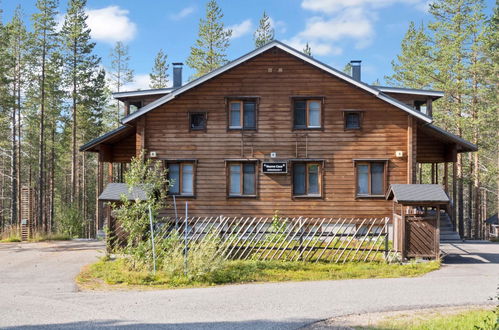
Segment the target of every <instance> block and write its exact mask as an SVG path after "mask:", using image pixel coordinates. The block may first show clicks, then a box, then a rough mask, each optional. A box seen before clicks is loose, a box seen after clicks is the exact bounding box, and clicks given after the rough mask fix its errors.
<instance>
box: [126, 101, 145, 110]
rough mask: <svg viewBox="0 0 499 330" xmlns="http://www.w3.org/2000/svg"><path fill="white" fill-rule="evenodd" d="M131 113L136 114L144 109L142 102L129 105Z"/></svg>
mask: <svg viewBox="0 0 499 330" xmlns="http://www.w3.org/2000/svg"><path fill="white" fill-rule="evenodd" d="M129 106H130V113H132V112H135V111H137V110H139V109H140V108H142V101H132V102H130V103H129Z"/></svg>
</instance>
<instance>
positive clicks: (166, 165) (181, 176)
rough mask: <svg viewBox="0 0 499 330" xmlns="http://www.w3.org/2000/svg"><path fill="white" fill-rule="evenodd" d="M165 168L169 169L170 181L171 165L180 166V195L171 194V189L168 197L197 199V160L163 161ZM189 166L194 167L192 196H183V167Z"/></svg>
mask: <svg viewBox="0 0 499 330" xmlns="http://www.w3.org/2000/svg"><path fill="white" fill-rule="evenodd" d="M163 162H164V166H165V168H166V169H167V174H166V176H167V179H168V180H170V179H169V175H170V169H169V165H172V164H178V165H179V182H178V187H179V193H178V194H174V193H171V191H170V189H168V196H175V197H187V198H195V197H196V183H197V182H196V181H197V160H195V159H163ZM185 164H189V165H192V194H183V193H182V180H183V175H182V173H183V165H185Z"/></svg>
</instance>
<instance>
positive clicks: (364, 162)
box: [354, 159, 389, 199]
mask: <svg viewBox="0 0 499 330" xmlns="http://www.w3.org/2000/svg"><path fill="white" fill-rule="evenodd" d="M373 163H378V164H383V189H382V190H383V194H380V195H373V194H371V191H372V187H371V181H372V179H371V175H372V174H371V164H373ZM358 165H368V172H367V174H368V179H367V181H368V191H369V193H368V194H359V193H358V188H359V171H358ZM354 168H355V171H354V172H355V173H354V175H355V188H354V190H355V198H356V199H362V198H383V199H384V198H385V195H386V191H387V189H388V169H389V160H388V159H355V160H354Z"/></svg>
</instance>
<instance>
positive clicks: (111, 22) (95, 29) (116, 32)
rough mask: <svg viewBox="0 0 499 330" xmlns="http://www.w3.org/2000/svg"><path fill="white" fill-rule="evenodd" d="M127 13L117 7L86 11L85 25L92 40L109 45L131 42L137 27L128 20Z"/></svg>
mask: <svg viewBox="0 0 499 330" xmlns="http://www.w3.org/2000/svg"><path fill="white" fill-rule="evenodd" d="M128 13H129V11H128V10H126V9H122V8H120V7H119V6H109V7H104V8H101V9H87V14H88V19H87V24H88V26H89V27H90V29H91V30H92V31H91V35H92V38H93V39H95V40H98V41H104V42H108V43H111V44H113V43H115V42H116V41H130V40H132V39H133V38H134V37H135V35H136V34H137V25H136V24H135V23H134V22H132V21H131V20H130V18H129V17H128Z"/></svg>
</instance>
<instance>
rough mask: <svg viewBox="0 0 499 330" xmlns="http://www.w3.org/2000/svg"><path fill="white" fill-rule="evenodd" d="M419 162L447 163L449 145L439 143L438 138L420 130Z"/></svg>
mask: <svg viewBox="0 0 499 330" xmlns="http://www.w3.org/2000/svg"><path fill="white" fill-rule="evenodd" d="M417 136H418V137H417V142H416V143H417V147H416V149H417V162H418V163H441V162H445V161H446V157H445V155H446V153H447V149H448V148H449V147H448V145H446V144H444V143H442V142H439V141H438V140H437V139H436V138H434V137H432V136H431V135H429V134H426V133H425V132H424V131H423V130H422V129H418V134H417Z"/></svg>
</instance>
